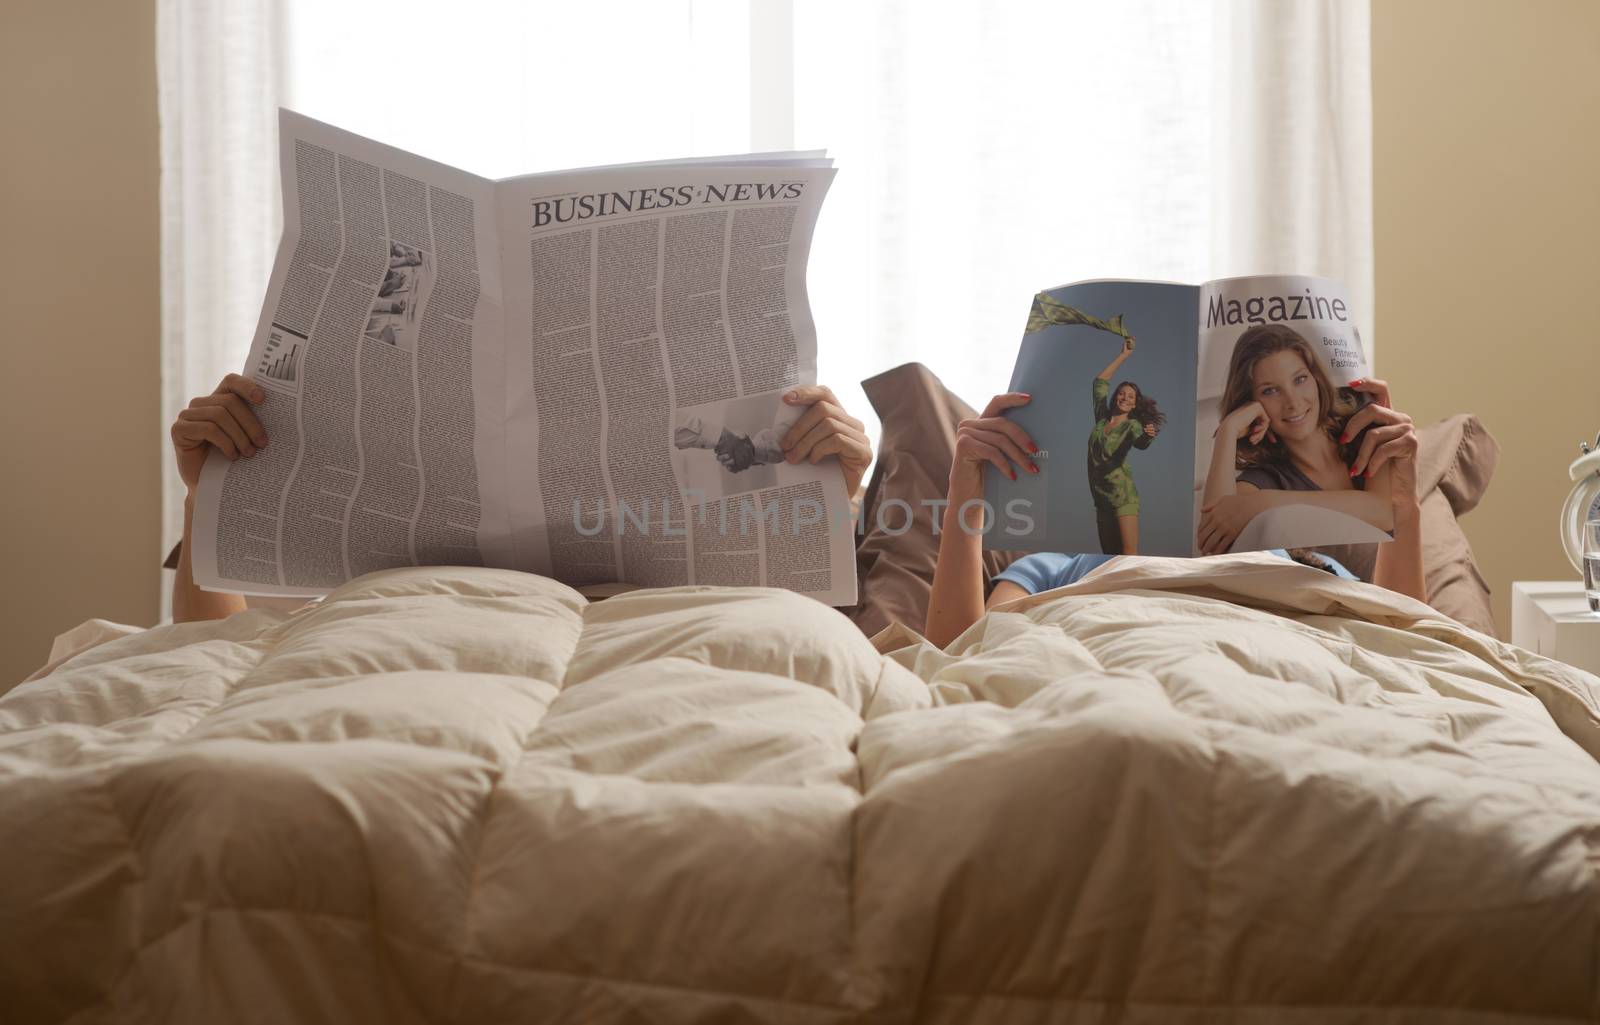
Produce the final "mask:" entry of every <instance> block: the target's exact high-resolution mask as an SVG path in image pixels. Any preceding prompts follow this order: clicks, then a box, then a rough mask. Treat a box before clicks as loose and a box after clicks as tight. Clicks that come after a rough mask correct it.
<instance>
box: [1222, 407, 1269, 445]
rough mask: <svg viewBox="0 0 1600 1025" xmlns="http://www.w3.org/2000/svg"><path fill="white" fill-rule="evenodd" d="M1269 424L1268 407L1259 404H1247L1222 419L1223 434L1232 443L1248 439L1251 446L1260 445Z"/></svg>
mask: <svg viewBox="0 0 1600 1025" xmlns="http://www.w3.org/2000/svg"><path fill="white" fill-rule="evenodd" d="M1269 423H1271V421H1270V420H1268V419H1267V410H1266V407H1264V406H1262V405H1261V403H1259V402H1247V403H1245V404H1244V405H1242V406H1240V407H1239V408H1238V409H1236V410H1234V411H1233V412H1231V413H1229V414H1228V415H1227V416H1225V417H1223V418H1222V427H1221V432H1222V435H1223V437H1225V438H1228V439H1230V440H1232V441H1238V440H1240V439H1242V438H1248V439H1250V444H1252V445H1259V444H1261V439H1262V438H1263V437H1264V436H1266V434H1267V425H1268V424H1269Z"/></svg>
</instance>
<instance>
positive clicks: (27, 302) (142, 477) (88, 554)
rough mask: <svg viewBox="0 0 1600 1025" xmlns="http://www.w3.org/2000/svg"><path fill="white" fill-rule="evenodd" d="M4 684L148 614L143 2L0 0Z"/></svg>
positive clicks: (150, 227) (156, 316) (149, 289)
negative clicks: (62, 637) (102, 630)
mask: <svg viewBox="0 0 1600 1025" xmlns="http://www.w3.org/2000/svg"><path fill="white" fill-rule="evenodd" d="M0 132H3V133H4V135H3V138H4V139H5V140H6V142H5V145H4V147H3V150H0V153H3V155H0V204H3V210H0V217H3V220H4V224H5V228H4V231H3V233H0V238H4V240H5V244H4V245H0V295H3V296H4V298H5V311H4V317H3V319H0V332H3V337H4V339H5V342H4V346H3V348H0V353H3V360H4V364H3V369H0V438H4V441H3V443H0V480H3V481H4V482H5V484H4V491H5V495H6V501H5V502H4V503H3V504H0V537H3V538H4V539H5V540H4V545H5V548H4V557H5V565H6V569H5V585H4V589H5V598H4V601H5V604H6V607H7V609H6V613H5V615H4V616H3V617H0V690H4V689H5V688H6V687H8V686H9V685H10V684H12V683H15V682H16V681H17V680H19V679H21V678H22V677H23V676H25V675H27V673H28V672H30V671H31V670H32V669H33V668H35V667H37V666H38V665H39V664H40V663H42V662H43V661H44V659H45V656H46V655H47V654H48V652H49V650H50V640H51V638H52V637H53V636H54V635H55V634H57V633H59V632H61V631H63V630H66V629H67V628H69V627H71V626H74V625H76V624H77V623H79V622H81V621H82V620H84V619H88V618H91V617H95V616H102V617H105V618H108V619H114V620H119V621H122V622H127V623H151V622H154V620H155V618H156V614H157V607H158V604H157V594H158V591H157V589H158V587H159V577H158V569H157V566H158V564H159V562H160V557H161V556H160V553H159V552H158V551H157V549H158V547H159V544H160V538H159V533H160V531H159V520H160V512H159V506H160V492H159V488H160V483H159V478H160V462H159V460H160V459H161V458H162V457H163V455H164V453H163V451H162V447H161V444H160V436H159V434H158V426H159V423H160V410H159V408H158V406H159V398H158V395H159V390H160V389H159V375H158V371H157V367H158V358H159V357H158V353H159V346H158V340H157V336H158V332H159V330H160V310H159V301H160V271H159V267H160V239H159V227H158V221H157V215H158V203H157V188H158V157H157V139H158V136H157V121H156V80H155V4H154V3H152V2H150V0H142V2H128V3H109V2H108V3H93V4H81V3H59V2H58V3H50V2H47V0H6V3H5V4H4V5H0Z"/></svg>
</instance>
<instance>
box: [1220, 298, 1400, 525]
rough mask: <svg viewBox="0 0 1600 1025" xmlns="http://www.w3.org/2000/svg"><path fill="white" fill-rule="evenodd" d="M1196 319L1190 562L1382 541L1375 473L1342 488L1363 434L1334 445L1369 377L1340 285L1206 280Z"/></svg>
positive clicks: (1385, 515) (1386, 521)
mask: <svg viewBox="0 0 1600 1025" xmlns="http://www.w3.org/2000/svg"><path fill="white" fill-rule="evenodd" d="M1199 318H1200V330H1199V344H1200V351H1199V371H1198V375H1197V384H1196V391H1195V399H1196V405H1197V408H1198V417H1199V419H1198V430H1197V432H1196V434H1195V441H1194V480H1193V487H1194V491H1193V496H1192V503H1193V508H1194V510H1195V522H1196V524H1197V528H1196V534H1195V537H1194V538H1193V544H1194V548H1193V550H1194V552H1195V554H1203V553H1209V552H1221V551H1236V552H1237V551H1255V550H1261V549H1266V548H1290V547H1297V548H1312V547H1318V546H1322V545H1338V544H1348V543H1359V542H1371V541H1386V540H1389V534H1388V533H1387V531H1388V530H1389V529H1390V528H1391V526H1392V523H1391V519H1390V505H1389V500H1388V495H1387V491H1386V481H1387V477H1386V476H1384V475H1383V474H1384V471H1380V475H1379V477H1375V478H1373V480H1372V481H1367V480H1366V479H1365V478H1361V477H1357V478H1354V479H1352V478H1351V476H1350V474H1349V465H1350V463H1351V461H1352V460H1353V458H1354V457H1355V454H1356V450H1357V449H1358V448H1359V446H1360V443H1361V441H1362V437H1361V436H1359V435H1358V436H1357V437H1356V438H1355V439H1353V440H1352V441H1351V442H1350V443H1348V444H1341V443H1340V437H1341V435H1342V433H1343V430H1344V424H1345V422H1346V421H1347V420H1348V419H1349V418H1350V416H1351V414H1353V413H1354V412H1355V411H1356V410H1357V409H1359V408H1360V407H1361V406H1362V405H1363V404H1365V401H1366V397H1365V396H1364V395H1363V394H1362V393H1360V392H1357V391H1353V390H1351V389H1349V388H1347V387H1345V386H1346V385H1348V384H1349V383H1350V382H1351V381H1355V380H1360V379H1361V378H1364V377H1367V376H1368V375H1369V370H1368V368H1367V357H1366V352H1365V349H1364V347H1363V345H1362V342H1361V333H1360V332H1359V331H1358V330H1357V329H1356V322H1355V315H1354V311H1352V310H1351V309H1350V299H1349V296H1348V295H1347V294H1346V292H1345V289H1344V286H1343V285H1341V284H1340V283H1339V282H1337V281H1330V280H1327V279H1325V278H1315V277H1298V276H1287V275H1285V276H1272V277H1248V278H1230V279H1227V280H1223V281H1212V282H1207V283H1206V284H1205V285H1202V286H1201V288H1200V297H1199ZM1369 484H1370V485H1372V488H1371V490H1370V491H1369V490H1367V487H1368V485H1369Z"/></svg>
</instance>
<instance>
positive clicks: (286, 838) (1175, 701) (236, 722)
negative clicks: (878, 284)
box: [0, 555, 1600, 1025]
mask: <svg viewBox="0 0 1600 1025" xmlns="http://www.w3.org/2000/svg"><path fill="white" fill-rule="evenodd" d="M117 633H118V631H99V632H98V634H97V633H96V631H94V630H90V631H88V634H86V635H84V636H80V637H78V638H76V642H77V644H76V646H79V647H83V648H84V650H81V651H79V652H77V653H76V654H73V653H72V652H71V651H63V652H61V655H62V656H63V657H62V660H61V661H60V664H58V665H56V666H55V667H54V668H53V670H52V671H50V672H49V673H47V674H46V675H44V676H42V677H40V678H38V679H35V680H32V681H30V682H27V683H24V684H21V685H19V686H17V687H15V688H13V689H12V690H10V692H8V693H6V694H5V695H4V696H3V697H0V837H3V838H4V840H3V843H4V847H3V851H4V853H3V862H4V864H3V871H0V1009H3V1011H0V1017H3V1018H4V1020H6V1021H7V1022H13V1023H36V1022H37V1023H46V1022H48V1023H89V1022H108V1023H110V1022H115V1023H124V1022H127V1023H132V1022H141V1023H142V1022H171V1023H188V1022H194V1023H212V1022H227V1021H261V1022H340V1023H349V1022H369V1021H370V1022H385V1023H389V1022H395V1023H409V1022H417V1023H422V1022H463V1023H468V1022H470V1023H476V1022H487V1021H538V1022H635V1021H638V1022H659V1023H676V1022H804V1023H811V1022H816V1023H846V1022H849V1023H903V1022H913V1021H915V1022H940V1023H942V1022H950V1023H955V1022H994V1023H1000V1025H1009V1023H1033V1022H1045V1021H1052V1022H1054V1021H1072V1022H1108V1021H1122V1022H1133V1021H1150V1022H1218V1021H1231V1022H1283V1021H1292V1022H1297V1023H1321V1022H1352V1021H1360V1022H1367V1021H1371V1022H1397V1021H1451V1022H1481V1023H1490V1022H1493V1023H1497V1025H1499V1023H1504V1022H1509V1021H1531V1020H1538V1021H1541V1022H1547V1023H1557V1022H1574V1023H1576V1022H1591V1021H1594V1020H1596V1019H1597V1018H1600V996H1597V994H1600V983H1597V977H1600V974H1597V973H1600V878H1597V870H1600V856H1597V855H1600V763H1597V761H1596V756H1600V680H1596V679H1595V678H1594V677H1591V676H1588V675H1586V674H1583V673H1581V672H1579V671H1577V670H1575V669H1571V668H1569V667H1566V666H1564V665H1562V664H1560V663H1556V662H1553V661H1549V660H1546V659H1543V658H1541V657H1539V656H1536V655H1533V654H1531V653H1528V652H1526V651H1522V650H1520V649H1516V648H1513V647H1510V646H1508V645H1505V644H1503V643H1501V642H1499V641H1497V640H1495V639H1493V638H1492V637H1489V636H1487V635H1485V634H1482V633H1479V632H1476V631H1473V630H1470V629H1468V628H1465V627H1463V626H1461V625H1460V624H1459V623H1456V622H1455V621H1453V620H1451V619H1449V618H1447V617H1444V616H1442V615H1440V614H1439V613H1437V612H1436V611H1434V610H1433V609H1431V608H1429V607H1428V606H1425V605H1422V604H1420V603H1417V602H1414V601H1411V600H1409V599H1405V598H1402V597H1399V596H1396V595H1393V594H1390V593H1388V592H1385V591H1382V590H1379V589H1377V588H1374V587H1371V586H1369V585H1365V584H1360V583H1352V582H1346V581H1341V580H1339V579H1337V578H1334V577H1332V576H1330V575H1329V574H1326V573H1321V572H1318V571H1316V570H1313V569H1309V568H1307V567H1304V566H1299V565H1296V564H1293V563H1289V562H1285V561H1283V560H1276V559H1272V558H1271V557H1270V556H1262V555H1240V556H1226V557H1222V558H1220V559H1217V560H1207V561H1206V562H1204V563H1198V562H1194V561H1190V560H1149V561H1146V562H1144V563H1141V564H1137V565H1133V566H1131V567H1130V566H1128V565H1127V564H1118V563H1112V564H1109V565H1108V566H1106V567H1104V568H1103V569H1102V570H1100V571H1098V572H1096V573H1095V574H1092V575H1090V576H1089V577H1087V578H1086V579H1084V580H1083V581H1082V582H1080V583H1079V584H1077V585H1074V586H1073V587H1070V588H1065V589H1062V590H1059V591H1055V592H1049V593H1046V594H1044V595H1038V596H1034V597H1031V598H1027V599H1023V600H1021V601H1019V602H1015V603H1012V604H1010V605H1008V606H1006V607H1004V608H1002V609H999V610H996V611H994V612H991V613H990V614H989V615H987V616H986V617H985V618H984V619H982V620H980V621H979V622H978V623H977V624H975V625H974V626H973V627H972V628H971V629H970V630H969V631H967V632H966V633H965V634H964V635H963V636H962V637H961V638H959V639H958V640H957V641H956V642H954V643H953V644H952V645H950V647H949V648H948V649H947V650H938V649H935V648H933V647H932V646H931V645H929V644H927V643H926V642H924V641H922V639H921V638H920V637H918V636H917V635H916V634H915V633H914V632H912V631H910V630H908V629H906V628H905V627H903V626H894V627H890V628H888V629H886V630H884V631H882V632H880V633H879V634H878V635H877V636H876V637H874V638H872V639H869V638H867V637H866V636H865V635H863V634H862V633H861V632H860V630H858V629H857V628H856V627H855V626H854V625H853V624H852V623H851V622H850V621H849V620H848V619H847V618H846V617H845V616H843V615H841V614H840V613H838V612H836V611H834V610H831V609H828V608H825V607H824V606H822V605H820V604H818V603H816V602H813V601H811V600H809V599H806V598H803V597H800V596H797V595H793V594H789V593H786V592H781V591H773V590H765V589H709V588H678V589H669V590H652V591H637V592H633V593H630V594H625V595H621V596H619V597H614V598H609V599H607V600H605V601H602V602H597V603H590V602H587V601H585V600H584V599H583V598H582V597H581V596H580V595H579V594H577V593H576V592H575V591H573V590H571V589H569V588H567V587H565V586H563V585H561V584H558V583H556V582H554V581H551V580H547V579H544V578H541V577H536V576H530V575H525V574H520V573H514V572H509V571H496V570H484V569H468V568H461V569H437V568H436V569H405V570H391V571H385V572H382V573H378V574H373V575H370V576H367V577H363V578H361V579H359V580H356V581H353V582H352V583H350V584H348V585H346V586H344V587H342V588H340V589H339V590H338V591H336V592H335V593H334V594H332V595H331V596H330V597H329V598H328V599H327V600H326V601H325V602H323V603H322V604H320V605H318V606H313V607H311V608H308V609H306V610H304V611H301V612H298V613H294V614H285V613H283V612H281V611H273V610H257V611H251V612H247V613H243V614H240V615H238V616H234V617H232V618H231V619H228V620H225V621H221V622H216V623H197V624H184V625H169V626H163V627H158V628H155V629H152V630H148V631H138V632H125V635H122V636H115V634H117ZM107 636H109V637H110V639H104V638H105V637H107ZM96 642H98V643H96Z"/></svg>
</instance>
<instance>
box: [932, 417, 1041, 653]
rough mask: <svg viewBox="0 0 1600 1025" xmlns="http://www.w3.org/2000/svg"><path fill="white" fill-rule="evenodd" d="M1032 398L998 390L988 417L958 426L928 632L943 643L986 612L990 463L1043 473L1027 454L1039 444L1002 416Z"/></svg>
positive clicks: (998, 468)
mask: <svg viewBox="0 0 1600 1025" xmlns="http://www.w3.org/2000/svg"><path fill="white" fill-rule="evenodd" d="M1027 402H1028V396H1026V395H1021V394H1016V393H1012V394H1007V395H996V396H995V397H994V398H993V399H991V400H990V402H989V405H988V406H987V407H985V409H984V412H983V416H981V417H979V418H977V419H975V420H963V421H961V425H960V427H959V428H958V429H957V431H956V451H955V458H954V460H953V461H952V463H951V466H950V488H949V490H948V491H947V492H946V497H947V498H948V499H949V504H948V505H946V506H945V510H944V518H943V523H942V524H941V526H940V530H939V558H938V561H937V562H936V563H935V564H934V570H933V593H932V594H931V595H930V596H929V600H928V620H927V623H926V625H925V626H924V628H923V631H922V632H923V635H924V636H925V637H927V638H928V640H930V641H932V642H933V643H934V644H937V645H938V646H939V647H941V648H942V647H944V646H945V645H947V644H949V643H950V642H951V641H953V640H955V639H956V638H957V637H958V636H960V635H961V633H962V631H964V630H966V628H967V627H969V626H971V625H972V624H973V623H976V622H977V621H978V617H979V616H982V615H983V609H984V602H983V535H982V534H981V533H980V532H979V531H980V530H981V529H982V525H983V524H982V520H983V505H982V499H983V473H984V464H986V463H987V464H989V465H990V466H991V467H992V468H993V469H994V470H995V471H997V472H1000V473H1004V474H1005V475H1006V476H1007V477H1009V478H1011V479H1012V480H1015V479H1016V476H1017V472H1016V470H1014V469H1012V464H1013V463H1014V464H1016V466H1017V467H1018V468H1019V469H1022V470H1023V471H1024V472H1029V473H1037V472H1038V467H1037V466H1036V465H1035V464H1034V462H1033V460H1031V459H1029V458H1028V456H1027V455H1026V454H1025V453H1027V452H1036V451H1038V447H1037V446H1036V445H1034V443H1033V440H1032V439H1031V438H1029V437H1028V434H1027V432H1026V431H1024V430H1023V429H1022V428H1021V427H1018V426H1017V425H1016V424H1014V423H1012V422H1011V421H1010V420H1007V419H1006V418H1005V417H1003V416H1001V415H1000V414H1001V413H1002V412H1004V411H1005V410H1007V409H1011V408H1014V407H1016V406H1021V405H1025V404H1026V403H1027Z"/></svg>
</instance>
